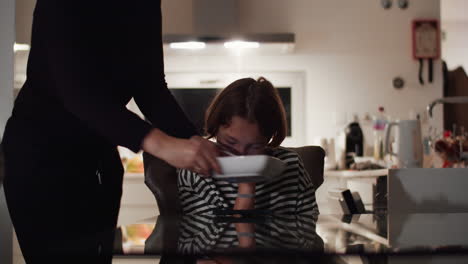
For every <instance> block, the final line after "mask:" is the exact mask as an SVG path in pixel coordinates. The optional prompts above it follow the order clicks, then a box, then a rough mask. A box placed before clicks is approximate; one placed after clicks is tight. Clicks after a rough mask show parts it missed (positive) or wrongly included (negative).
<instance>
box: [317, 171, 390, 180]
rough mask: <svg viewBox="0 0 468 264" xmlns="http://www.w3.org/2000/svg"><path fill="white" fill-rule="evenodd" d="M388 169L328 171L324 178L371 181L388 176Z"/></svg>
mask: <svg viewBox="0 0 468 264" xmlns="http://www.w3.org/2000/svg"><path fill="white" fill-rule="evenodd" d="M388 171H389V170H388V169H380V170H361V171H357V170H326V171H324V173H323V174H324V177H335V178H342V179H358V178H360V179H369V178H376V177H379V176H386V175H388Z"/></svg>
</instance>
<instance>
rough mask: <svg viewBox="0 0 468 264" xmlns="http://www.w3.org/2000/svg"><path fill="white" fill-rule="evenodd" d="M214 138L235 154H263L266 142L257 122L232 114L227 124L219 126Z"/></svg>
mask: <svg viewBox="0 0 468 264" xmlns="http://www.w3.org/2000/svg"><path fill="white" fill-rule="evenodd" d="M216 140H217V142H218V143H219V144H221V145H223V146H224V147H226V148H227V149H228V150H229V151H231V152H233V153H234V154H237V155H259V154H264V153H265V148H266V145H267V144H268V142H267V138H265V137H264V136H263V135H262V134H261V133H260V129H259V127H258V124H257V123H251V122H249V121H248V120H247V119H244V118H242V117H239V116H234V117H233V118H232V119H231V122H230V123H229V124H228V125H225V126H221V127H220V128H219V131H218V134H217V135H216Z"/></svg>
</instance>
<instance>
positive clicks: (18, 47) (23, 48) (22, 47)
mask: <svg viewBox="0 0 468 264" xmlns="http://www.w3.org/2000/svg"><path fill="white" fill-rule="evenodd" d="M29 49H30V46H29V45H28V44H19V43H16V42H15V44H14V45H13V51H14V52H17V51H27V50H29Z"/></svg>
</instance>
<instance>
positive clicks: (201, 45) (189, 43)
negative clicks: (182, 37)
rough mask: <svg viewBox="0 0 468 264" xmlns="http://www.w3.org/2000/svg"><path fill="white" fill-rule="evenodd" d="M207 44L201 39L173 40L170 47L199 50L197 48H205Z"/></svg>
mask: <svg viewBox="0 0 468 264" xmlns="http://www.w3.org/2000/svg"><path fill="white" fill-rule="evenodd" d="M205 46H206V45H205V43H204V42H199V41H187V42H173V43H171V44H169V47H171V49H191V50H197V49H204V48H205Z"/></svg>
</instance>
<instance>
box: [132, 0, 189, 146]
mask: <svg viewBox="0 0 468 264" xmlns="http://www.w3.org/2000/svg"><path fill="white" fill-rule="evenodd" d="M157 8H158V9H157V10H153V11H152V15H151V16H148V19H146V20H145V21H146V23H144V24H145V25H141V27H145V26H147V27H148V25H150V26H149V27H148V28H149V29H151V30H150V31H151V34H146V35H145V41H144V44H145V46H147V47H148V49H146V50H145V52H144V53H140V55H138V54H136V56H143V57H141V59H140V60H139V61H140V62H141V63H140V65H145V66H143V68H144V69H147V70H148V72H147V73H146V74H145V76H142V82H141V85H140V86H141V87H138V89H135V90H134V99H135V102H136V103H137V105H138V107H139V108H140V110H141V111H142V113H143V115H144V116H145V117H146V118H147V119H148V120H149V121H150V122H151V123H152V125H153V126H154V127H157V128H159V129H161V130H162V131H164V132H165V133H167V134H169V135H171V136H174V137H178V138H190V137H191V136H193V135H196V134H197V131H196V129H195V126H194V125H193V124H192V123H191V122H190V121H189V119H188V118H187V117H186V115H185V113H184V112H183V110H182V109H181V108H180V106H179V104H178V103H177V101H176V100H175V98H174V96H173V95H172V94H171V92H170V91H169V89H168V88H167V83H166V81H165V78H164V58H163V46H162V27H161V23H162V22H161V8H160V6H158V7H157ZM136 43H137V44H138V42H136Z"/></svg>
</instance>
